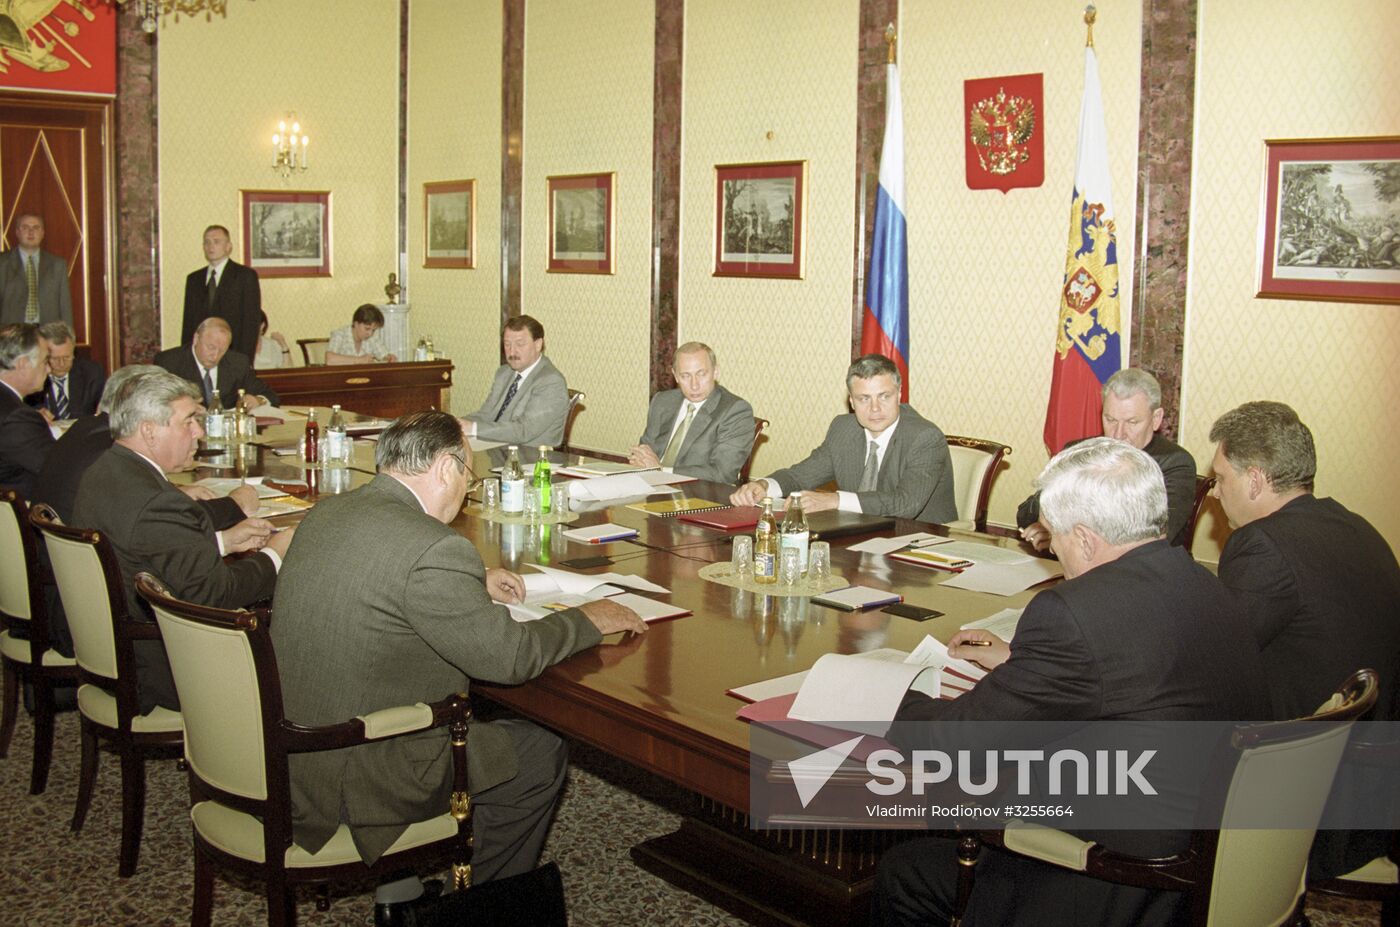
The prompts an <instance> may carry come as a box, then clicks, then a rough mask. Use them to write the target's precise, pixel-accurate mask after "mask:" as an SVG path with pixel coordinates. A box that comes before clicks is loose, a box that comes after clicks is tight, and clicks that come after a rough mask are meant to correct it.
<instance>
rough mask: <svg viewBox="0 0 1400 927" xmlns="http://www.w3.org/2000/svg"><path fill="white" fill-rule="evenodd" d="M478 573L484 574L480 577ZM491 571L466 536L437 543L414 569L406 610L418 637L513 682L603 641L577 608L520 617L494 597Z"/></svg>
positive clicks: (486, 677) (484, 674)
mask: <svg viewBox="0 0 1400 927" xmlns="http://www.w3.org/2000/svg"><path fill="white" fill-rule="evenodd" d="M476 570H480V571H481V574H480V575H477V574H476V572H475V571H476ZM484 575H485V571H484V569H482V568H481V559H480V557H478V556H477V554H476V552H475V551H474V550H473V549H472V548H471V544H470V542H468V541H467V540H466V538H463V537H461V536H460V535H450V536H445V537H444V538H443V539H442V540H440V541H438V542H437V543H436V544H433V545H432V546H431V547H429V548H428V549H427V550H426V551H424V553H423V556H422V557H420V558H419V559H418V561H417V562H415V563H414V564H413V566H412V568H411V569H410V570H409V574H408V576H407V578H406V581H405V584H404V589H405V593H406V596H407V598H406V601H405V603H404V610H403V614H404V616H405V619H406V620H407V621H408V622H409V623H410V624H411V625H413V629H414V631H415V632H417V634H418V635H419V636H420V637H422V638H423V640H424V641H426V642H427V643H428V646H430V647H432V648H433V650H434V651H436V652H437V653H439V654H440V655H441V656H442V657H443V659H445V660H447V661H448V662H449V663H451V664H453V665H454V666H456V667H457V668H458V669H460V670H462V671H463V672H464V673H466V674H467V676H468V677H470V678H472V679H479V680H481V681H483V682H495V683H505V684H514V683H521V682H526V681H528V680H530V679H534V678H535V677H536V676H538V675H539V674H540V673H542V672H543V671H544V670H545V668H546V667H548V666H551V665H552V664H554V663H557V662H559V661H560V660H562V659H564V658H565V657H569V656H572V655H574V654H575V653H578V652H579V651H581V650H585V649H587V648H589V647H592V646H593V645H595V644H597V643H598V642H599V641H600V640H602V635H600V634H599V633H598V629H597V628H595V627H594V626H593V623H592V622H591V621H589V620H588V618H587V617H586V616H585V615H584V614H583V613H582V612H580V611H578V610H577V609H567V610H565V611H561V612H556V613H554V614H552V615H547V616H545V617H544V618H541V619H540V620H538V621H526V622H519V621H516V620H515V619H514V618H512V617H510V613H509V612H508V611H507V610H506V607H505V606H504V605H498V604H496V603H495V602H492V601H491V599H490V597H489V596H488V595H487V593H486V587H485V586H484V585H483V584H482V579H483V578H484Z"/></svg>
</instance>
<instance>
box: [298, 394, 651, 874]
mask: <svg viewBox="0 0 1400 927" xmlns="http://www.w3.org/2000/svg"><path fill="white" fill-rule="evenodd" d="M375 456H376V462H377V463H378V468H379V475H378V476H376V477H375V478H374V480H373V481H372V482H371V483H370V484H369V485H367V486H365V487H363V488H361V489H358V490H356V491H355V492H352V493H349V494H347V495H344V496H336V497H333V498H326V499H323V500H322V501H321V502H320V503H318V504H317V506H316V508H314V509H313V510H312V511H311V512H310V513H309V514H308V515H307V517H306V520H305V521H303V522H302V524H301V527H300V528H299V529H298V531H297V539H296V543H295V544H293V545H292V548H291V550H290V551H289V552H288V554H287V562H286V566H285V568H284V569H283V571H282V575H281V578H280V579H279V581H278V583H277V595H276V598H275V599H274V600H273V608H272V610H273V615H274V620H273V622H272V639H273V643H274V644H275V646H276V648H277V666H278V671H279V673H280V674H281V677H282V695H283V698H284V700H285V702H286V710H287V716H288V718H289V719H291V720H293V721H297V722H301V723H305V724H323V723H329V722H331V721H333V720H343V719H345V718H349V717H353V716H356V715H364V714H368V713H369V712H373V711H378V710H380V709H384V708H390V707H394V706H398V705H411V704H414V703H416V702H433V701H437V700H439V699H442V698H445V697H446V696H448V695H450V694H451V693H453V692H466V691H467V686H468V685H469V682H470V680H471V679H483V680H487V681H490V682H495V683H520V682H525V681H526V680H529V679H533V678H534V677H535V676H537V675H539V674H540V673H541V672H542V671H543V670H544V669H545V668H546V667H548V666H550V665H551V664H554V663H557V662H559V661H560V660H563V659H565V658H567V657H569V656H572V655H573V654H575V653H578V652H579V651H581V650H584V649H587V648H589V647H592V646H594V645H595V644H597V643H598V642H599V640H600V639H601V636H602V635H603V634H608V633H611V632H614V631H636V632H641V631H644V630H645V628H646V626H645V625H644V624H643V623H642V621H641V619H640V618H639V617H638V616H637V614H636V613H635V612H633V611H632V610H631V609H628V608H625V607H623V606H621V605H618V604H616V603H614V602H611V601H608V600H606V599H605V600H600V601H596V602H589V603H587V604H586V605H583V606H580V607H579V608H570V609H566V610H563V611H559V612H555V613H554V614H551V615H548V616H546V617H545V618H542V619H540V620H539V621H529V622H517V621H515V620H514V619H512V618H511V616H510V613H509V612H508V611H507V610H506V608H505V607H504V606H503V605H499V604H496V603H497V602H515V601H520V597H521V596H522V595H523V593H524V583H523V582H522V581H521V579H520V577H519V576H517V575H515V574H514V573H510V572H507V571H506V570H502V569H495V568H493V569H486V568H485V566H483V564H482V560H481V557H480V555H479V554H478V553H477V551H476V548H474V547H473V546H472V544H471V542H470V541H468V540H467V539H466V538H464V537H462V536H461V535H460V534H458V533H457V532H456V531H454V530H453V529H452V528H450V527H448V523H449V522H451V521H452V519H453V518H455V517H456V516H457V514H458V513H459V512H460V511H461V507H462V499H463V498H464V496H465V493H466V490H467V483H468V481H469V480H470V479H471V470H470V469H469V468H468V466H467V463H466V461H467V460H468V459H470V456H471V450H470V448H469V447H467V445H466V442H465V441H464V439H463V431H462V426H461V423H460V421H459V420H458V419H456V418H454V417H452V416H451V415H449V414H447V413H445V412H436V411H427V412H415V413H413V414H411V415H407V416H404V417H403V418H400V419H398V420H397V421H396V422H395V423H394V424H393V425H391V426H390V427H389V428H387V429H385V431H384V433H383V434H382V435H380V437H379V442H378V445H377V447H376V450H375ZM470 744H471V746H470V749H469V750H468V751H467V755H468V757H469V762H470V763H471V768H470V782H471V786H472V811H473V815H474V821H475V825H476V827H475V835H476V851H475V853H474V855H473V859H472V871H473V876H474V879H475V881H478V882H480V881H486V880H489V879H493V878H496V877H497V876H510V875H516V874H519V873H522V872H527V871H529V870H530V869H532V868H534V866H535V865H536V860H537V858H538V855H539V851H540V847H541V845H542V844H543V842H544V837H545V831H546V830H547V829H548V827H549V819H550V815H551V810H552V809H553V806H554V799H555V795H556V793H557V791H558V789H559V787H560V785H561V784H562V782H563V776H564V765H565V751H564V746H563V743H562V742H561V741H560V740H559V738H557V737H556V736H555V735H553V734H551V733H549V732H547V731H545V730H543V729H542V728H539V727H536V726H535V725H533V724H531V723H529V722H526V721H520V720H514V719H510V720H504V721H496V722H491V723H482V722H477V723H474V724H473V725H472V729H471V734H470ZM451 770H452V757H451V753H450V751H449V750H448V732H447V731H446V730H445V729H442V728H439V729H436V730H430V731H423V732H421V733H419V734H415V735H409V736H407V737H401V738H396V739H394V740H391V741H385V742H383V743H382V744H372V745H365V746H359V747H352V748H350V749H348V750H335V751H331V752H327V753H317V754H301V755H297V756H294V757H292V759H291V769H290V772H291V785H292V822H293V833H294V835H295V839H296V843H297V845H298V846H300V847H302V848H303V849H305V850H307V851H308V852H313V853H314V852H316V851H318V850H320V849H321V847H322V846H324V845H325V843H326V841H327V840H329V839H330V837H331V835H332V834H334V833H335V831H336V829H337V828H338V827H339V826H340V825H341V824H348V825H349V826H350V835H351V837H352V838H353V840H354V842H355V846H356V848H357V849H358V851H359V853H360V856H361V857H362V858H363V859H364V860H365V862H367V863H371V864H372V863H374V861H375V860H377V859H378V858H379V857H380V855H381V854H383V852H384V851H385V849H387V848H388V847H389V845H390V844H392V843H393V842H394V840H396V839H397V838H398V837H399V835H400V834H402V833H403V831H404V830H405V829H406V827H407V826H408V825H409V824H411V823H413V822H416V821H422V820H427V819H429V818H431V817H434V816H435V815H439V814H442V813H443V812H444V811H445V810H446V809H447V806H448V793H449V791H450V789H451ZM415 888H416V886H415ZM399 897H400V898H403V897H404V896H403V895H400V896H399ZM408 897H412V895H409V896H408Z"/></svg>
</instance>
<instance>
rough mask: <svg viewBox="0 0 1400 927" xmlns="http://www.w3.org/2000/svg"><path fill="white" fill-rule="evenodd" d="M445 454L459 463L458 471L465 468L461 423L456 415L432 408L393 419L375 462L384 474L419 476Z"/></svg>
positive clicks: (465, 456) (380, 444) (465, 451)
mask: <svg viewBox="0 0 1400 927" xmlns="http://www.w3.org/2000/svg"><path fill="white" fill-rule="evenodd" d="M442 454H449V455H451V457H452V459H453V460H455V461H457V472H459V473H460V472H461V471H462V470H465V469H466V466H467V450H466V446H465V444H464V443H463V433H462V423H461V421H460V420H459V419H458V418H457V417H456V416H454V415H449V414H448V413H446V412H439V411H437V410H436V409H429V410H427V411H425V412H410V413H409V414H408V415H403V416H400V417H399V418H396V419H394V423H393V424H392V425H390V426H389V427H388V428H385V429H384V431H383V432H382V433H381V434H380V435H379V441H378V442H377V446H376V447H375V449H374V462H375V464H376V465H377V466H378V468H379V469H380V470H381V471H385V472H391V473H400V474H402V475H404V476H417V475H418V474H420V473H426V472H427V471H428V470H429V469H430V468H431V467H432V465H433V461H435V460H437V459H438V457H439V456H441V455H442Z"/></svg>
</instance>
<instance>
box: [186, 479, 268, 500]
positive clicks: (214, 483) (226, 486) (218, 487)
mask: <svg viewBox="0 0 1400 927" xmlns="http://www.w3.org/2000/svg"><path fill="white" fill-rule="evenodd" d="M262 481H263V478H262V477H260V476H250V477H248V479H247V480H246V482H247V484H248V485H249V486H252V487H253V488H255V489H257V491H258V498H259V499H276V498H277V497H278V496H285V495H286V493H285V492H283V491H282V490H280V489H273V488H272V487H271V486H264V485H263V484H262ZM244 482H245V481H243V480H237V479H232V478H228V477H217V476H206V477H205V478H204V479H202V480H196V481H195V483H194V485H196V486H203V487H205V488H206V489H208V490H209V491H210V492H212V493H213V494H214V495H216V496H227V495H228V494H229V493H231V492H233V491H234V490H235V489H237V488H238V487H239V486H242V485H243V484H244Z"/></svg>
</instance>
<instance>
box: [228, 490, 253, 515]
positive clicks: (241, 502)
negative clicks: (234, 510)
mask: <svg viewBox="0 0 1400 927" xmlns="http://www.w3.org/2000/svg"><path fill="white" fill-rule="evenodd" d="M228 497H229V498H230V499H232V500H233V501H234V502H237V503H238V507H239V508H240V509H242V510H243V514H244V515H247V516H248V517H249V518H251V517H253V516H254V515H256V514H258V507H259V506H258V488H257V487H256V486H249V485H247V484H244V485H242V486H240V487H238V488H237V489H235V490H234V491H233V492H231V493H229V494H228Z"/></svg>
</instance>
